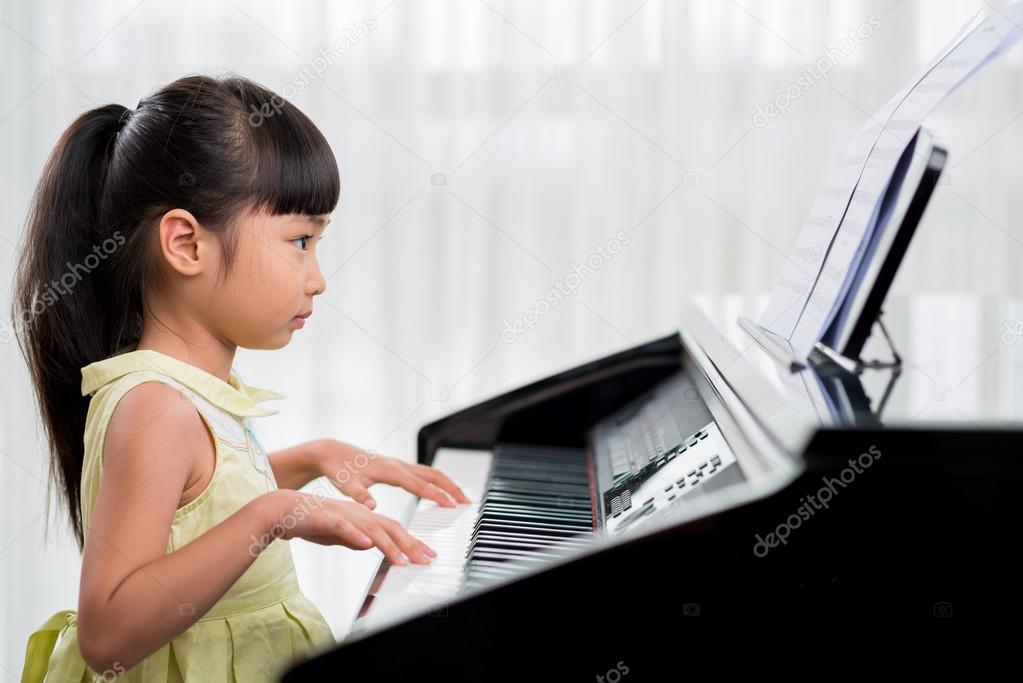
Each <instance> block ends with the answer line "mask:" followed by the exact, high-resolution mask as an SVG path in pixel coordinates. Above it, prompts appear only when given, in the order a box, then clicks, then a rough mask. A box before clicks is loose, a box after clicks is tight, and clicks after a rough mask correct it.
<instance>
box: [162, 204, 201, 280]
mask: <svg viewBox="0 0 1023 683" xmlns="http://www.w3.org/2000/svg"><path fill="white" fill-rule="evenodd" d="M211 237H212V235H211V234H210V233H209V232H207V231H206V230H204V229H203V227H202V226H201V225H199V221H197V220H196V219H195V216H193V215H192V214H191V213H189V212H188V211H185V210H184V209H171V210H170V211H168V212H167V213H165V214H164V215H163V218H161V219H160V252H161V254H162V255H163V259H164V261H166V262H167V264H168V265H169V266H170V267H171V268H173V269H174V270H175V271H177V272H178V273H181V274H182V275H199V274H200V273H202V272H203V269H204V268H208V267H209V264H208V263H206V262H205V261H207V259H208V258H209V254H210V250H209V243H208V240H209V239H210V238H211Z"/></svg>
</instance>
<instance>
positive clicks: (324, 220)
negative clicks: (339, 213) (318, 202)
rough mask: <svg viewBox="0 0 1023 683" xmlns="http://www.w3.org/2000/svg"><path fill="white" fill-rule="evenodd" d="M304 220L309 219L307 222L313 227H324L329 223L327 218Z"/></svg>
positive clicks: (317, 217)
mask: <svg viewBox="0 0 1023 683" xmlns="http://www.w3.org/2000/svg"><path fill="white" fill-rule="evenodd" d="M306 218H307V219H309V222H310V223H312V224H313V225H320V226H324V227H325V226H326V225H327V223H330V219H329V218H323V217H322V216H306Z"/></svg>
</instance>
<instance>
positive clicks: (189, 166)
mask: <svg viewBox="0 0 1023 683" xmlns="http://www.w3.org/2000/svg"><path fill="white" fill-rule="evenodd" d="M339 192H340V183H339V180H338V171H337V164H336V162H335V160H334V155H333V153H332V152H331V150H330V147H329V146H328V145H327V142H326V140H325V139H324V137H323V135H322V134H321V133H320V131H319V130H318V129H317V128H316V126H314V125H313V123H312V122H311V121H310V120H309V119H308V118H307V117H306V116H305V115H303V114H302V113H301V112H300V111H298V109H296V108H295V107H294V106H293V105H292V104H291V103H289V102H286V101H284V100H283V99H282V98H280V97H279V96H277V95H275V94H274V93H272V92H270V91H269V90H267V89H265V88H263V87H261V86H259V85H257V84H256V83H253V82H251V81H249V80H247V79H244V78H240V77H224V78H208V77H202V76H192V77H188V78H182V79H180V80H177V81H175V82H173V83H171V84H169V85H167V86H166V87H164V88H162V89H160V90H158V91H157V92H155V93H153V94H152V95H150V96H148V97H145V98H144V99H143V100H141V101H140V102H139V105H138V107H137V108H136V109H135V110H134V111H132V110H128V109H126V108H125V107H122V106H119V105H108V106H104V107H99V108H97V109H93V110H91V111H89V112H86V113H85V114H83V115H82V116H80V117H79V118H78V119H77V120H76V121H75V122H74V123H73V124H72V125H71V127H70V128H69V129H68V130H67V131H66V132H65V133H64V135H63V136H62V137H61V139H60V141H59V142H58V143H57V146H56V148H55V149H54V151H53V153H52V155H51V157H50V159H49V161H48V162H47V164H46V167H45V169H44V171H43V174H42V179H41V180H40V183H39V186H38V189H37V190H36V195H35V197H34V200H33V205H32V210H31V214H30V217H29V226H28V232H27V240H26V246H25V252H24V255H23V258H22V260H21V262H20V265H19V272H18V281H17V284H16V291H15V323H16V327H17V329H18V334H19V341H20V343H21V345H22V349H23V351H24V352H25V355H26V358H27V360H28V363H29V367H30V370H31V374H32V379H33V382H34V384H35V389H36V393H37V396H38V399H39V403H40V406H41V411H42V416H43V422H44V424H45V427H46V431H47V435H48V437H49V442H50V447H51V453H52V459H51V473H52V476H53V477H54V478H55V479H56V480H57V483H58V484H59V487H60V488H61V493H62V494H63V496H62V497H63V499H64V502H66V504H67V512H68V514H69V516H70V521H71V527H72V529H73V531H74V534H75V538H76V540H77V541H78V544H79V547H80V548H82V550H83V558H82V577H81V586H80V596H79V602H78V611H77V613H76V612H74V611H61V612H58V613H57V614H56V615H54V616H53V617H52V618H51V619H50V620H48V621H47V622H46V623H45V624H44V625H43V627H42V628H41V629H40V630H39V631H37V632H36V633H35V634H33V636H32V637H31V638H30V640H29V645H28V650H27V653H26V661H25V670H24V673H23V678H22V680H23V681H38V680H42V679H43V678H44V677H45V678H46V680H47V681H74V682H75V683H79V682H80V681H82V680H87V679H89V678H95V677H97V676H101V677H103V678H104V679H106V678H113V677H116V676H121V675H123V677H124V678H125V680H128V681H161V682H164V681H184V680H192V681H199V680H201V681H212V682H216V681H235V680H238V681H262V680H276V677H277V676H278V674H279V673H280V671H281V669H282V668H283V666H284V665H286V664H287V663H289V661H291V660H292V659H294V658H296V657H300V656H302V655H305V654H307V653H309V652H311V651H312V650H314V649H318V648H323V647H326V646H329V645H331V644H332V643H333V642H334V641H333V638H332V636H331V631H330V629H329V628H328V626H327V624H326V622H325V621H324V619H323V617H322V616H321V614H320V613H319V612H318V611H317V609H316V607H315V606H313V604H312V603H311V602H309V600H308V599H307V598H306V597H305V596H304V595H303V594H302V592H301V590H300V589H299V586H298V583H297V580H296V577H295V569H294V566H293V564H292V559H291V551H290V549H289V547H288V545H287V544H286V543H284V541H285V540H288V539H291V538H304V539H306V540H309V541H313V542H316V543H321V544H328V545H333V544H336V545H344V546H347V547H349V548H356V549H361V550H365V549H369V548H371V547H377V548H379V549H380V550H381V551H382V552H383V553H384V555H385V556H386V559H387V560H388V561H390V562H392V563H395V564H406V560H405V556H407V557H408V558H410V559H411V560H412V561H414V562H417V563H427V562H429V560H430V557H431V556H435V555H436V553H434V552H433V551H432V550H431V549H430V548H428V547H426V545H425V544H423V543H422V542H421V541H419V540H417V539H415V538H413V537H411V536H410V535H409V534H408V533H406V532H405V531H404V529H402V527H401V526H400V525H399V524H398V523H397V522H395V521H393V520H390V519H388V518H386V517H383V516H381V515H378V514H376V513H374V512H372V508H373V507H374V501H373V500H372V498H371V497H370V495H369V492H368V491H367V486H369V485H370V484H373V483H375V482H384V483H388V484H394V485H398V486H402V487H403V488H405V489H407V490H409V491H411V492H413V493H415V494H416V495H419V496H422V497H426V498H429V499H432V500H435V501H436V502H437V503H438V504H440V505H444V506H448V507H450V506H454V505H455V504H456V501H457V502H461V503H466V502H468V499H467V498H466V497H465V495H464V494H463V493H462V491H461V490H460V489H459V488H458V487H457V486H456V485H455V484H454V483H453V482H452V481H451V480H450V479H448V478H447V477H446V476H444V475H443V474H441V473H440V472H438V471H436V470H434V469H432V468H429V467H425V466H422V465H410V464H406V463H403V462H401V461H399V460H394V459H390V458H384V457H376V456H375V454H365V453H362V452H360V451H359V450H358V449H356V448H354V447H352V446H349V445H346V444H343V443H340V442H337V441H332V440H321V441H314V442H311V443H307V444H302V445H299V446H295V447H293V448H290V449H287V450H284V451H280V452H278V453H272V454H270V455H269V456H267V455H266V454H265V453H264V452H263V450H262V449H261V447H260V445H259V442H258V441H257V440H256V438H255V437H254V435H253V433H252V430H251V425H250V421H249V418H250V417H254V416H259V415H268V414H273V412H274V411H271V410H267V409H266V408H264V407H262V406H260V405H259V404H260V402H262V401H264V400H267V399H272V398H283V397H282V396H281V395H280V394H277V393H275V392H272V391H268V390H264V389H257V388H254V387H251V386H248V385H245V384H243V383H242V382H241V380H240V379H239V378H238V376H237V375H236V374H235V373H234V372H232V371H231V366H232V362H233V360H234V355H235V350H236V349H237V348H238V347H239V346H241V347H245V348H256V349H274V348H280V347H282V346H284V345H285V344H287V343H288V341H289V340H290V339H291V335H292V334H293V333H294V332H295V330H297V329H299V328H301V327H302V326H303V324H304V322H305V320H306V318H308V316H309V314H310V313H312V305H313V297H315V296H316V295H317V294H321V293H322V292H323V290H324V288H325V286H326V283H325V281H324V277H323V275H322V273H321V272H320V269H319V266H318V265H317V261H316V255H315V248H316V245H317V243H318V242H319V241H320V239H321V237H322V235H323V230H324V228H325V226H326V223H327V222H328V220H327V218H328V216H329V214H330V213H331V212H332V211H333V210H334V207H335V206H336V204H337V201H338V194H339ZM353 463H354V464H353ZM320 475H327V476H329V477H331V478H332V483H334V485H335V486H337V488H339V489H340V490H341V491H342V492H343V493H344V494H346V495H347V496H349V497H351V498H354V499H355V500H356V501H358V502H352V501H340V500H335V499H332V498H329V497H323V496H313V495H309V494H303V493H299V492H298V491H297V490H296V489H299V488H301V487H302V486H303V485H304V484H306V483H307V482H309V481H310V480H312V479H314V478H316V477H318V476H320ZM58 639H59V644H58V643H57V641H58Z"/></svg>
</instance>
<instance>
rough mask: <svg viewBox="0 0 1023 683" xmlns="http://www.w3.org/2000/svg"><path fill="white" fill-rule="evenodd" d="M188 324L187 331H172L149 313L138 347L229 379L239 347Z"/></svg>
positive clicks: (199, 326)
mask: <svg viewBox="0 0 1023 683" xmlns="http://www.w3.org/2000/svg"><path fill="white" fill-rule="evenodd" d="M175 327H177V326H175ZM188 327H189V329H188V330H184V331H179V330H171V329H168V328H167V327H166V326H165V325H162V324H160V323H158V322H156V321H155V320H151V319H149V318H148V316H147V318H146V319H145V320H144V322H143V325H142V336H141V337H139V343H138V346H137V347H136V348H137V349H138V350H140V351H141V350H145V349H148V350H152V351H159V352H160V353H162V354H164V355H167V356H170V357H172V358H176V359H177V360H180V361H183V362H185V363H188V364H189V365H194V366H195V367H197V368H199V369H200V370H204V371H206V372H208V373H210V374H211V375H213V376H214V377H219V378H220V379H222V380H223V381H225V382H227V381H228V377H229V376H230V374H231V366H232V365H233V364H234V353H235V350H236V349H237V347H236V346H234V345H233V344H229V343H226V342H224V341H223V340H222V339H219V338H217V337H216V336H215V335H213V334H211V333H210V332H209V330H206V329H204V328H203V327H202V326H201V325H198V324H196V325H190V326H188Z"/></svg>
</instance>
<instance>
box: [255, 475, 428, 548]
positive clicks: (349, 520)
mask: <svg viewBox="0 0 1023 683" xmlns="http://www.w3.org/2000/svg"><path fill="white" fill-rule="evenodd" d="M263 497H264V498H265V499H266V501H267V508H268V514H269V516H268V518H267V519H268V525H267V531H268V534H267V543H266V545H269V542H270V541H273V540H274V539H277V538H283V539H285V540H290V539H292V538H303V539H305V540H307V541H312V542H313V543H319V544H320V545H343V546H345V547H348V548H352V549H354V550H368V549H370V548H372V547H374V546H375V547H377V548H379V549H380V551H381V552H382V553H383V554H384V557H385V558H387V560H388V561H389V562H390V563H391V564H397V565H407V564H408V562H407V561H406V560H405V556H408V557H409V559H411V560H412V561H413V562H415V563H417V564H429V563H430V561H431V560H432V559H433V558H434V557H436V556H437V553H436V552H434V550H433V549H432V548H430V547H429V546H428V545H426V544H425V543H423V542H422V541H420V540H419V539H417V538H415V537H414V536H412V535H411V534H409V533H408V532H407V531H405V529H404V528H403V527H402V526H401V524H399V523H398V522H396V521H395V520H393V519H391V518H390V517H384V516H383V515H379V514H377V513H375V512H373V511H372V510H369V509H368V508H367V507H366V506H365V505H362V504H361V503H355V502H351V501H345V500H338V499H335V498H327V497H322V496H313V495H310V494H307V493H302V492H300V491H291V490H287V489H278V490H276V491H271V492H270V493H267V494H265V495H264V496H263Z"/></svg>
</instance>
